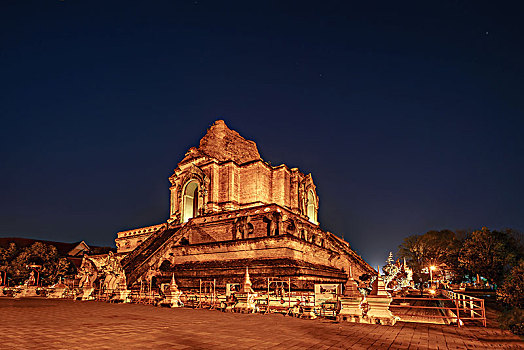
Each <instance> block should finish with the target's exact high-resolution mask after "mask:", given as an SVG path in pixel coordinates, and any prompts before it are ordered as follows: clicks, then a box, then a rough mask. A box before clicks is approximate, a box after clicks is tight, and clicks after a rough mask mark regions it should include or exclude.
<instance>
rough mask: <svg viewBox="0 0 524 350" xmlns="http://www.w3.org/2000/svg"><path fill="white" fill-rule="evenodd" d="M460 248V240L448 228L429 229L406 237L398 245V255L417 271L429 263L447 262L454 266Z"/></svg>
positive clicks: (429, 264)
mask: <svg viewBox="0 0 524 350" xmlns="http://www.w3.org/2000/svg"><path fill="white" fill-rule="evenodd" d="M459 250H460V240H459V239H458V238H457V237H456V235H455V233H454V232H452V231H450V230H442V231H429V232H426V233H425V234H423V235H412V236H409V237H406V238H405V239H404V242H402V244H401V245H400V246H399V252H398V256H399V257H401V258H405V259H406V261H407V262H408V264H409V265H410V266H411V267H412V268H413V269H414V271H416V272H419V271H421V270H422V269H423V268H425V267H428V266H431V265H440V264H444V263H445V264H447V265H448V266H449V267H451V268H454V267H455V266H456V265H457V264H456V258H457V256H458V252H459Z"/></svg>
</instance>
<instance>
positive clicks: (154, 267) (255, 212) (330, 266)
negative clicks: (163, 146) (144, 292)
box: [115, 120, 375, 290]
mask: <svg viewBox="0 0 524 350" xmlns="http://www.w3.org/2000/svg"><path fill="white" fill-rule="evenodd" d="M169 181H170V183H171V187H170V199H171V206H170V217H169V218H168V219H167V220H166V222H164V223H160V224H158V225H154V226H149V227H143V228H138V229H133V230H128V231H122V232H118V234H117V238H116V240H115V241H116V245H117V252H118V256H119V257H121V260H120V264H121V267H122V270H123V272H124V274H125V283H126V285H127V288H128V289H137V288H140V286H141V285H151V282H152V281H153V284H155V285H161V284H162V283H169V280H170V279H171V276H172V275H173V274H174V275H175V276H176V279H177V282H178V287H179V288H180V289H181V290H188V289H198V288H199V283H200V281H202V280H215V281H216V286H217V288H225V285H226V284H227V283H233V282H235V283H240V284H242V283H243V282H244V281H243V277H244V272H245V268H246V267H249V277H250V279H251V283H252V288H253V289H254V290H258V289H264V288H266V285H267V279H268V278H281V279H288V278H289V279H290V280H291V284H292V287H293V289H298V290H313V288H314V284H316V283H341V284H345V283H346V282H347V281H348V278H349V271H350V270H351V271H353V273H354V274H355V275H356V276H359V275H362V274H365V273H367V274H375V271H374V269H373V268H372V267H371V266H369V265H368V264H367V263H366V262H365V261H364V260H363V259H362V258H361V257H360V256H359V255H357V254H356V253H355V252H354V251H353V250H352V249H351V247H350V245H349V243H347V242H346V241H344V240H343V239H341V238H339V237H337V236H336V235H334V234H332V233H330V232H326V231H324V230H322V229H321V228H320V226H319V223H318V220H317V212H318V207H319V200H318V197H317V194H316V187H315V184H314V183H313V179H312V177H311V175H310V174H308V175H305V174H303V173H301V172H300V171H299V170H298V169H297V168H291V169H290V168H288V167H287V166H286V165H279V166H272V165H270V164H269V163H267V162H265V161H264V160H262V158H261V157H260V154H259V152H258V149H257V146H256V144H255V143H254V142H253V141H249V140H246V139H244V138H243V137H242V136H240V135H239V134H238V133H237V132H235V131H233V130H231V129H229V128H228V127H227V125H226V124H225V123H224V121H222V120H218V121H216V122H215V123H214V124H213V125H212V126H211V127H210V128H209V129H208V131H207V133H206V135H205V136H204V137H203V138H202V139H201V140H200V144H199V147H192V148H190V149H189V151H188V152H187V153H186V155H185V157H184V158H183V159H182V161H181V162H180V163H179V164H178V166H177V168H176V169H175V171H174V174H173V175H172V176H171V177H170V178H169Z"/></svg>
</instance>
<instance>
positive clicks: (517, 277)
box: [497, 260, 524, 309]
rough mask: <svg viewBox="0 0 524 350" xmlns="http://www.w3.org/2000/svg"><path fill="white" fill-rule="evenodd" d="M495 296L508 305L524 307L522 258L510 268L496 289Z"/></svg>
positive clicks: (523, 262)
mask: <svg viewBox="0 0 524 350" xmlns="http://www.w3.org/2000/svg"><path fill="white" fill-rule="evenodd" d="M497 298H498V299H499V300H502V301H503V302H504V303H506V304H507V305H509V306H512V307H516V308H521V309H522V308H524V260H521V261H520V263H519V264H518V265H516V266H514V267H513V268H512V269H511V272H510V273H509V274H508V276H507V277H506V278H505V279H504V283H503V284H502V287H501V288H499V289H498V290H497Z"/></svg>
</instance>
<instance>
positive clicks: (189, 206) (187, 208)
mask: <svg viewBox="0 0 524 350" xmlns="http://www.w3.org/2000/svg"><path fill="white" fill-rule="evenodd" d="M197 215H198V182H197V181H196V180H191V181H189V182H188V183H187V184H186V186H185V188H184V194H183V195H182V222H187V221H188V220H189V219H191V218H194V217H195V216H197Z"/></svg>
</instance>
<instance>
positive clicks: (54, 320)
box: [0, 298, 523, 350]
mask: <svg viewBox="0 0 524 350" xmlns="http://www.w3.org/2000/svg"><path fill="white" fill-rule="evenodd" d="M151 348H154V349H307V348H309V349H328V348H330V349H485V348H499V349H500V348H504V349H510V348H511V349H516V348H519V349H520V348H523V343H522V342H521V341H520V339H519V338H518V337H517V336H514V335H512V334H511V333H509V332H504V331H501V330H499V329H494V328H481V327H463V328H460V329H459V328H456V327H453V326H445V325H425V324H414V323H398V324H397V325H396V326H394V327H389V326H377V325H364V324H354V323H346V322H343V323H336V322H333V321H328V320H319V319H317V320H301V319H296V318H292V317H286V316H281V315H259V314H232V313H222V312H219V311H210V310H192V309H168V308H159V307H153V306H147V305H134V304H109V303H103V302H94V301H92V302H80V301H72V300H46V299H18V300H17V299H8V298H0V349H45V350H52V349H125V350H130V349H151Z"/></svg>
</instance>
